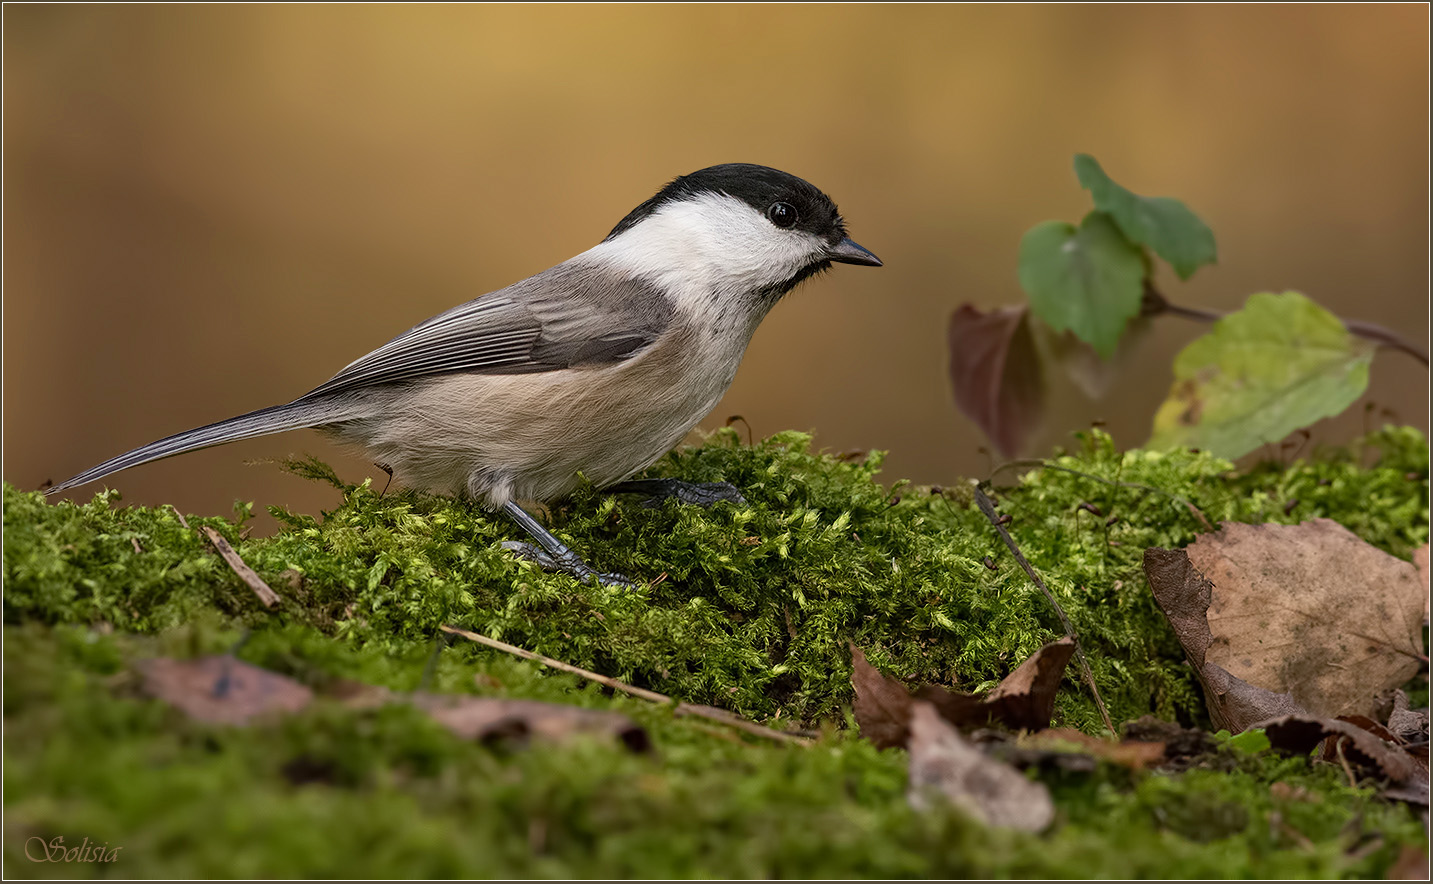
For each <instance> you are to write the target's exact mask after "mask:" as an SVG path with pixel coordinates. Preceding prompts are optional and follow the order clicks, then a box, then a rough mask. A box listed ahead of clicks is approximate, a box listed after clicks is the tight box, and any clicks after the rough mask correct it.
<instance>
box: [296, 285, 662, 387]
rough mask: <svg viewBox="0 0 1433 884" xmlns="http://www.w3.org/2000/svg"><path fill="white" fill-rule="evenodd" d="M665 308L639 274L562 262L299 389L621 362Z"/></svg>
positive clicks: (645, 339) (646, 339) (648, 335)
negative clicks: (637, 277) (631, 275)
mask: <svg viewBox="0 0 1433 884" xmlns="http://www.w3.org/2000/svg"><path fill="white" fill-rule="evenodd" d="M671 317H672V304H671V301H670V300H669V299H668V298H666V297H664V296H663V295H662V294H661V292H660V291H659V290H657V289H656V288H654V287H652V286H651V285H649V284H647V283H645V282H643V281H641V280H634V279H631V278H629V277H623V276H621V275H618V274H615V273H609V272H603V271H601V270H599V269H598V268H595V267H592V266H591V265H587V266H582V265H574V264H573V263H572V262H569V263H567V264H559V265H558V266H556V267H554V268H552V269H550V270H547V271H545V272H543V273H540V274H538V275H537V276H534V277H531V278H529V279H526V280H523V281H522V282H519V283H517V284H515V285H512V286H509V287H508V288H505V289H500V290H498V291H496V292H492V293H490V294H487V295H483V296H482V297H480V298H475V299H474V300H472V301H469V302H467V303H466V304H460V305H458V306H457V307H454V308H453V309H451V310H448V311H446V312H444V313H440V314H438V315H437V316H434V317H433V318H432V319H429V320H427V321H425V322H422V323H420V324H418V325H416V326H414V327H413V328H411V329H409V330H408V331H406V332H404V333H403V334H401V335H399V336H398V337H396V338H394V339H393V340H391V341H389V342H388V343H386V344H384V345H383V346H382V347H379V348H378V349H377V350H374V351H373V352H372V353H369V354H368V355H367V356H364V357H362V358H360V359H358V360H356V361H354V362H353V363H351V364H350V365H348V366H347V367H346V368H344V369H343V370H342V371H340V372H339V373H338V374H336V375H334V376H333V378H331V379H330V380H329V381H328V382H326V383H325V384H323V385H322V386H320V387H317V388H316V389H314V390H312V391H310V392H309V393H307V394H305V395H304V396H303V397H302V398H303V399H305V400H307V399H309V398H311V397H323V396H327V395H330V394H333V393H339V392H344V391H348V390H353V389H357V388H360V387H371V386H375V385H379V384H390V383H395V382H400V381H408V380H414V379H417V378H422V377H427V376H430V375H439V374H451V373H455V372H477V373H482V374H519V373H529V372H540V371H557V370H560V369H565V368H575V367H578V366H584V365H598V364H602V363H611V362H618V361H621V360H623V359H628V358H630V357H632V356H633V355H635V354H636V353H638V352H639V351H641V350H642V349H643V348H644V347H646V346H648V345H649V344H651V343H652V342H653V341H654V340H656V338H657V336H658V335H660V334H661V333H662V331H663V330H665V329H666V327H667V325H668V323H669V322H670V321H671Z"/></svg>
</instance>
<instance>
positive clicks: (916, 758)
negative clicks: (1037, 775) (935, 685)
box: [909, 701, 1055, 832]
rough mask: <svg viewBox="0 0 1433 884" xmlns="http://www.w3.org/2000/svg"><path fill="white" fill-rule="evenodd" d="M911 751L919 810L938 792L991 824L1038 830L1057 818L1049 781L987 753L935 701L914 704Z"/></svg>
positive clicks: (913, 798)
mask: <svg viewBox="0 0 1433 884" xmlns="http://www.w3.org/2000/svg"><path fill="white" fill-rule="evenodd" d="M910 753H911V761H910V765H911V766H910V790H909V800H910V803H911V805H912V806H913V807H915V808H917V809H925V808H927V807H929V806H930V805H931V796H932V795H933V794H934V795H941V796H944V797H945V798H946V799H948V800H949V801H951V803H953V804H955V805H956V806H957V807H960V808H961V809H963V810H964V811H965V812H967V813H969V814H970V815H971V816H973V817H975V818H976V819H978V820H980V821H981V822H983V823H985V824H986V825H989V826H1002V827H1007V828H1012V829H1020V830H1022V831H1026V832H1038V831H1040V830H1041V829H1043V828H1045V827H1046V826H1048V825H1049V824H1050V822H1051V821H1052V820H1054V818H1055V805H1054V802H1052V801H1051V800H1050V793H1049V791H1048V790H1047V789H1046V788H1045V786H1044V785H1043V784H1041V783H1038V782H1035V781H1033V780H1029V779H1026V778H1025V776H1024V775H1023V774H1021V773H1020V772H1019V771H1018V770H1016V769H1015V768H1013V767H1011V766H1010V765H1008V764H1004V763H1002V762H1000V761H996V760H995V759H993V758H989V757H987V756H986V755H985V753H983V752H981V751H980V750H979V749H977V748H976V747H975V746H973V745H971V744H970V743H968V742H966V740H965V739H964V738H963V737H961V735H960V732H959V731H957V730H956V729H955V728H954V727H952V726H951V725H950V724H949V723H947V722H946V721H945V720H944V719H943V718H941V717H940V713H939V712H937V711H936V709H935V707H934V706H932V705H931V704H929V703H922V702H920V701H916V702H914V703H912V704H911V707H910Z"/></svg>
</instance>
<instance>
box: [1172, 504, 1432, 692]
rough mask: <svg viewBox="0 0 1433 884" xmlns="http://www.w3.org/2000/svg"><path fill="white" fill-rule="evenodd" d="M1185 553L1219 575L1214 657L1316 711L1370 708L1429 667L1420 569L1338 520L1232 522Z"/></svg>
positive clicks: (1212, 576) (1213, 607) (1212, 609)
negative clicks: (1424, 663)
mask: <svg viewBox="0 0 1433 884" xmlns="http://www.w3.org/2000/svg"><path fill="white" fill-rule="evenodd" d="M1185 552H1187V553H1188V555H1189V561H1190V563H1191V564H1192V565H1193V566H1194V567H1195V568H1196V569H1197V570H1198V571H1199V572H1200V573H1201V574H1202V575H1203V576H1204V577H1206V578H1207V579H1208V580H1210V581H1211V582H1212V583H1213V584H1214V592H1213V598H1212V600H1211V602H1210V605H1209V614H1208V619H1209V629H1210V632H1211V634H1212V636H1213V641H1212V643H1211V644H1210V646H1209V649H1208V652H1207V655H1206V659H1207V660H1208V661H1209V662H1211V663H1214V664H1216V665H1218V666H1220V667H1222V668H1223V669H1224V670H1226V671H1227V672H1228V673H1229V674H1231V675H1233V676H1235V677H1236V678H1240V679H1243V680H1244V681H1246V682H1248V683H1249V684H1251V685H1257V686H1258V687H1261V688H1266V689H1268V690H1271V691H1274V692H1276V693H1287V694H1289V695H1291V696H1292V697H1293V698H1294V699H1295V700H1296V701H1297V702H1298V703H1299V705H1301V706H1303V707H1304V708H1305V709H1307V710H1309V711H1310V712H1313V713H1314V714H1315V715H1325V716H1335V715H1369V714H1371V713H1372V712H1373V711H1374V704H1375V701H1374V698H1375V696H1376V695H1377V694H1379V693H1382V692H1384V691H1387V690H1391V689H1392V688H1395V687H1397V686H1399V685H1401V684H1403V683H1404V682H1406V681H1408V679H1410V678H1412V677H1413V676H1414V674H1416V673H1417V672H1418V665H1419V657H1420V656H1421V654H1422V652H1423V634H1422V617H1423V601H1424V599H1425V598H1426V593H1425V591H1424V590H1423V589H1422V587H1421V586H1420V585H1419V581H1418V576H1417V573H1416V571H1415V569H1414V568H1413V566H1412V565H1410V564H1409V563H1408V562H1405V561H1402V560H1401V559H1397V558H1394V557H1393V556H1391V555H1389V554H1388V553H1385V552H1383V551H1382V550H1380V549H1378V548H1376V547H1374V546H1372V545H1370V544H1368V543H1366V542H1365V541H1363V540H1361V539H1360V538H1359V537H1358V536H1357V535H1355V534H1354V533H1353V532H1352V531H1349V530H1348V529H1347V528H1345V527H1343V526H1342V525H1340V524H1338V523H1337V522H1334V521H1331V520H1329V519H1314V520H1312V521H1309V522H1304V523H1302V524H1299V525H1272V524H1270V525H1243V524H1239V523H1233V522H1226V523H1224V524H1223V526H1222V528H1221V530H1220V531H1218V532H1216V533H1214V534H1204V535H1200V536H1199V538H1198V539H1196V540H1195V542H1194V543H1193V544H1192V545H1190V546H1189V547H1187V548H1186V550H1185Z"/></svg>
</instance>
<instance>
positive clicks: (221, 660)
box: [135, 654, 313, 724]
mask: <svg viewBox="0 0 1433 884" xmlns="http://www.w3.org/2000/svg"><path fill="white" fill-rule="evenodd" d="M135 668H136V669H138V670H139V673H140V675H141V676H142V678H143V683H142V689H143V690H144V692H145V693H147V694H149V695H150V696H151V697H154V698H155V699H158V700H163V701H164V702H166V703H168V704H169V705H171V706H174V707H176V708H178V709H179V710H181V711H182V712H184V713H185V714H186V715H188V716H189V717H190V718H193V719H197V720H198V721H209V722H215V723H218V724H245V723H247V722H248V721H249V719H251V718H254V717H255V716H259V715H263V714H266V713H274V714H279V713H293V712H298V711H299V710H300V709H303V708H304V707H305V706H307V705H308V704H309V702H310V701H311V700H312V699H313V691H311V690H309V689H308V688H306V687H304V686H303V685H301V684H299V683H298V682H296V681H294V680H293V679H289V678H285V677H284V676H282V675H278V674H277V673H273V672H269V671H268V670H266V669H260V668H259V667H257V666H251V665H249V664H248V663H245V662H243V661H242V660H238V659H235V658H234V657H231V656H228V655H227V654H226V655H222V656H216V657H199V658H197V659H194V660H173V659H170V658H168V657H156V658H154V659H150V660H141V661H139V662H138V663H136V664H135Z"/></svg>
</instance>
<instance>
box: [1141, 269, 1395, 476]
mask: <svg viewBox="0 0 1433 884" xmlns="http://www.w3.org/2000/svg"><path fill="white" fill-rule="evenodd" d="M1372 359H1373V345H1372V344H1371V343H1369V342H1367V341H1364V340H1362V339H1359V338H1355V337H1354V336H1353V335H1351V334H1350V333H1349V331H1348V329H1346V328H1345V327H1344V325H1343V323H1342V322H1340V321H1339V319H1338V317H1337V316H1334V315H1333V314H1332V313H1330V312H1328V311H1327V310H1325V309H1323V308H1322V307H1320V306H1319V305H1317V304H1315V303H1314V302H1313V301H1310V300H1309V299H1308V298H1306V297H1304V296H1303V295H1301V294H1299V293H1298V292H1285V293H1283V294H1282V295H1275V294H1270V293H1261V294H1256V295H1251V296H1250V298H1249V300H1248V302H1247V303H1245V305H1244V309H1242V310H1240V311H1238V312H1237V313H1231V314H1229V315H1228V316H1226V317H1224V318H1223V319H1221V320H1219V322H1217V323H1215V325H1214V330H1213V331H1211V332H1210V333H1209V334H1207V335H1204V336H1203V337H1201V338H1197V339H1195V340H1194V341H1192V342H1191V343H1190V344H1189V346H1187V347H1185V348H1184V349H1183V350H1182V351H1180V353H1179V355H1178V356H1177V357H1175V360H1174V385H1173V386H1172V387H1171V388H1170V391H1169V398H1167V399H1166V400H1165V401H1164V404H1163V405H1161V406H1160V408H1159V411H1158V412H1157V413H1156V414H1155V416H1154V434H1153V435H1152V436H1151V438H1150V440H1149V446H1150V447H1164V448H1168V447H1176V446H1185V447H1189V448H1202V449H1204V450H1206V451H1209V452H1211V453H1213V454H1216V455H1219V456H1220V457H1227V458H1236V457H1240V456H1241V455H1244V454H1248V453H1249V452H1250V451H1253V450H1254V449H1256V448H1258V447H1259V446H1260V445H1263V444H1266V443H1271V442H1278V441H1279V440H1281V439H1283V438H1284V437H1285V436H1287V435H1288V434H1289V433H1292V432H1293V431H1294V430H1297V429H1299V428H1300V427H1305V426H1308V425H1309V424H1312V423H1314V422H1315V421H1317V420H1320V419H1322V418H1326V417H1332V416H1333V415H1336V414H1338V413H1339V412H1341V411H1343V410H1344V409H1345V408H1348V407H1349V406H1350V405H1352V404H1353V402H1354V400H1356V399H1358V397H1359V396H1360V395H1362V394H1363V391H1364V389H1365V388H1366V387H1367V386H1368V366H1369V363H1370V362H1371V361H1372Z"/></svg>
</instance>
